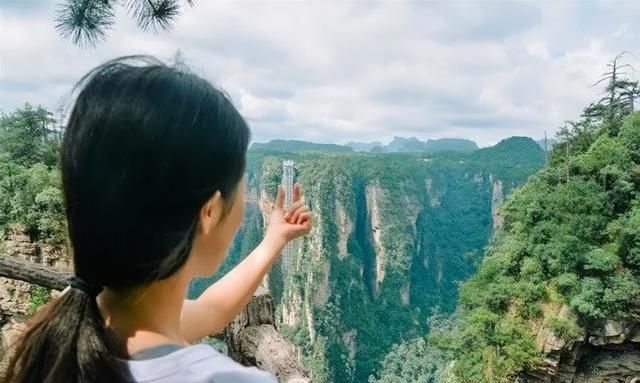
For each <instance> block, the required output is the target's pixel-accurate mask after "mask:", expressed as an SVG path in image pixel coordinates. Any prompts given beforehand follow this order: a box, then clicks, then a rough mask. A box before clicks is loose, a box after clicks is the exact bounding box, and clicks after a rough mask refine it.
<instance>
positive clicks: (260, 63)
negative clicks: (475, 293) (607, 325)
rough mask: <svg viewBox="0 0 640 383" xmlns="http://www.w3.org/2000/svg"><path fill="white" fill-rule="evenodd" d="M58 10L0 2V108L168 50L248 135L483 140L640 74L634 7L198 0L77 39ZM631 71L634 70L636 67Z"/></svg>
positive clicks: (557, 113)
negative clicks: (113, 63) (236, 114)
mask: <svg viewBox="0 0 640 383" xmlns="http://www.w3.org/2000/svg"><path fill="white" fill-rule="evenodd" d="M55 9H56V5H55V2H53V1H44V0H0V109H2V110H3V111H5V112H8V111H11V110H13V109H14V108H15V107H17V106H19V105H21V104H23V103H24V102H27V101H29V102H31V103H34V104H43V105H45V106H47V107H49V108H51V109H53V110H57V109H58V108H59V107H60V106H66V105H68V103H69V99H70V96H69V92H70V90H71V88H72V86H73V84H74V83H75V82H76V81H77V80H78V79H79V78H80V77H81V76H82V74H84V73H85V72H87V71H88V70H89V69H91V68H92V67H94V66H96V65H98V64H99V63H101V62H103V61H105V60H107V59H109V58H113V57H115V56H120V55H127V54H139V53H144V54H152V55H155V56H157V57H159V58H162V59H169V58H171V57H172V56H173V55H174V53H175V52H176V50H178V49H180V51H181V52H182V54H183V55H184V57H185V58H186V61H187V63H188V64H189V65H190V66H191V67H192V69H193V70H195V71H196V72H197V73H199V74H201V75H202V76H204V77H206V78H207V79H209V80H210V81H212V82H213V83H215V84H216V85H217V86H219V87H221V88H223V89H224V90H225V91H226V92H227V93H228V94H229V95H230V96H231V97H232V98H233V100H234V103H235V104H236V106H237V107H238V108H239V109H240V111H241V113H242V114H243V115H244V116H245V118H247V120H249V122H250V124H251V126H252V130H253V136H254V139H255V140H257V141H265V140H269V139H273V138H291V139H306V140H312V141H316V142H337V143H344V142H347V141H351V140H355V141H373V140H379V141H383V142H386V141H389V140H391V138H392V137H393V136H396V135H397V136H416V137H418V138H421V139H427V138H439V137H464V138H470V139H473V140H475V141H476V142H478V143H479V144H480V145H489V144H493V143H495V142H497V141H499V140H500V139H502V138H506V137H509V136H513V135H526V136H532V137H536V138H539V137H542V136H543V135H544V131H545V130H546V131H547V132H548V133H549V134H550V135H552V134H553V133H554V132H555V131H556V129H557V126H559V125H560V124H561V123H562V122H563V121H564V120H566V119H572V118H575V117H576V116H577V115H578V113H579V112H580V110H581V109H582V108H583V107H584V106H585V105H586V104H587V103H588V102H590V101H591V100H594V99H595V98H596V97H597V94H598V92H600V91H601V88H593V87H590V85H591V84H593V83H594V82H595V81H596V80H597V79H598V78H599V76H600V74H601V73H602V72H604V71H605V69H606V66H605V65H606V63H607V62H608V61H609V60H611V59H612V58H613V57H614V56H615V55H616V54H617V53H620V52H621V51H625V50H628V51H631V53H630V54H628V55H627V56H626V62H629V63H631V64H634V65H635V67H636V68H637V69H638V70H640V22H639V21H638V20H640V2H638V1H615V2H594V1H589V2H569V1H563V2H497V1H494V2H427V1H413V2H401V1H383V2H368V1H353V2H349V1H284V0H278V1H275V0H273V1H245V0H238V1H213V0H200V1H197V0H196V5H195V7H194V8H193V9H190V8H187V9H185V10H184V12H183V14H182V15H181V16H180V17H179V18H178V19H177V20H176V23H175V25H174V27H173V29H172V31H171V32H169V33H166V32H160V33H158V34H154V33H150V32H142V31H140V30H139V29H138V28H137V26H136V25H135V22H134V21H133V20H132V18H131V17H129V16H128V15H127V14H126V12H125V11H124V10H120V11H119V13H118V15H117V18H116V23H115V25H114V28H113V30H112V31H111V33H110V34H109V37H108V40H107V41H105V42H103V43H99V44H98V45H97V46H96V47H95V48H78V47H76V46H74V45H73V44H71V43H70V42H69V41H66V40H64V39H62V38H61V37H59V36H58V35H57V34H56V32H55V30H54V21H53V19H54V16H55ZM631 75H632V77H634V78H635V79H638V78H640V75H639V73H638V72H635V73H631Z"/></svg>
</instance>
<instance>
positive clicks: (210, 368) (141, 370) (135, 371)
mask: <svg viewBox="0 0 640 383" xmlns="http://www.w3.org/2000/svg"><path fill="white" fill-rule="evenodd" d="M126 363H127V365H128V368H129V370H130V371H131V375H132V377H133V378H134V380H135V381H136V382H139V383H146V382H154V383H178V382H180V383H213V382H215V383H245V382H246V383H248V382H255V383H277V380H276V378H275V377H274V376H273V375H271V374H269V373H268V372H265V371H261V370H259V369H257V368H255V367H245V366H242V365H241V364H239V363H236V362H235V361H233V360H232V359H231V358H229V357H228V356H226V355H224V354H221V353H219V352H218V351H216V350H215V349H213V348H212V347H211V346H208V345H205V344H198V345H194V346H189V347H185V348H182V349H180V350H176V351H173V352H171V353H169V354H167V355H164V356H161V357H158V358H153V359H146V360H129V361H126Z"/></svg>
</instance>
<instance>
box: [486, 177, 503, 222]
mask: <svg viewBox="0 0 640 383" xmlns="http://www.w3.org/2000/svg"><path fill="white" fill-rule="evenodd" d="M489 180H490V182H491V187H492V191H491V218H492V222H493V230H494V231H495V230H499V229H501V228H502V226H503V225H504V217H502V216H501V215H500V213H499V211H498V208H499V207H500V204H501V203H502V200H503V199H504V188H503V185H502V181H501V180H499V179H494V178H493V175H490V176H489Z"/></svg>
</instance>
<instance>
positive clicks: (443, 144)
mask: <svg viewBox="0 0 640 383" xmlns="http://www.w3.org/2000/svg"><path fill="white" fill-rule="evenodd" d="M535 142H536V144H538V145H539V146H540V147H541V148H542V149H544V148H545V142H544V139H540V140H535ZM556 143H557V141H556V140H555V139H548V140H547V148H548V150H551V148H552V147H553V145H555V144H556ZM251 148H252V149H262V150H271V151H275V152H288V153H301V152H325V153H326V152H331V153H351V152H354V151H355V152H368V153H437V152H445V151H450V152H462V153H470V152H474V151H476V150H478V149H479V148H478V145H477V144H476V143H475V142H474V141H472V140H468V139H464V138H439V139H428V140H427V141H421V140H419V139H418V138H416V137H409V138H404V137H394V138H393V140H392V141H391V142H389V144H386V145H385V144H383V143H382V142H380V141H373V142H353V141H352V142H348V143H346V144H345V145H337V144H318V143H314V142H308V141H300V140H272V141H269V142H266V143H261V142H254V143H253V144H252V145H251Z"/></svg>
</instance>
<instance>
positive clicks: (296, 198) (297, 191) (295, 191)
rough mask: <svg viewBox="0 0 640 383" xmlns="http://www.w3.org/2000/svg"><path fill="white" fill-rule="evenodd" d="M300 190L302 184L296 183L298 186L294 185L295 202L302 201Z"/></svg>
mask: <svg viewBox="0 0 640 383" xmlns="http://www.w3.org/2000/svg"><path fill="white" fill-rule="evenodd" d="M300 189H301V188H300V184H299V183H297V182H296V184H295V185H293V202H298V201H300V195H301V194H302V193H301V192H300Z"/></svg>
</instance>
